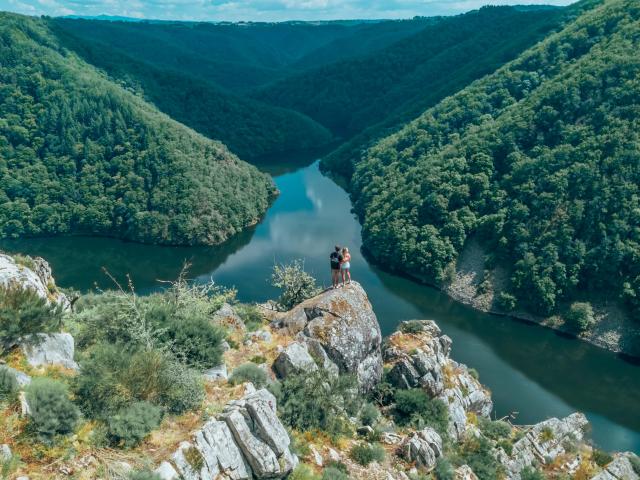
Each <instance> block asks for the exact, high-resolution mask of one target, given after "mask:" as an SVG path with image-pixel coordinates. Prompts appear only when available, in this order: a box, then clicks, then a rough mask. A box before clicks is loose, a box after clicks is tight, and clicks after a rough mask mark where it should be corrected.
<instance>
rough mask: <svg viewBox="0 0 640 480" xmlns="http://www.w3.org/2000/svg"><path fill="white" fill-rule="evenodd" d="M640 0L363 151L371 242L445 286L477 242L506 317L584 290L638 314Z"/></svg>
mask: <svg viewBox="0 0 640 480" xmlns="http://www.w3.org/2000/svg"><path fill="white" fill-rule="evenodd" d="M638 32H640V4H639V3H638V2H637V1H633V0H607V1H605V2H604V4H603V5H600V6H597V7H595V8H594V9H592V10H588V11H586V13H584V14H582V15H581V16H580V17H579V18H578V19H577V20H575V21H574V22H572V23H571V24H569V25H568V26H567V27H566V28H565V29H564V30H562V31H561V32H559V33H558V34H554V35H552V36H550V37H549V38H547V39H546V40H545V41H544V42H542V43H541V44H539V45H537V46H535V47H533V48H532V49H530V50H528V51H527V52H526V53H524V54H523V55H521V56H520V57H519V58H518V59H517V60H516V61H514V62H512V63H510V64H508V65H506V66H505V67H503V68H501V69H499V70H498V71H497V72H496V73H494V74H493V75H490V76H488V77H486V78H484V79H482V80H480V81H478V82H476V83H474V84H472V85H471V86H469V87H468V88H466V89H464V90H462V91H461V92H459V93H458V94H456V95H454V96H452V97H450V98H447V99H446V100H444V101H442V102H441V103H439V104H438V105H437V106H436V107H434V108H432V109H430V110H428V111H426V112H425V113H424V114H423V115H422V116H420V117H419V118H418V119H417V120H415V121H414V122H412V123H410V124H409V125H407V126H406V127H405V128H403V129H402V130H400V131H399V132H398V133H396V134H394V135H392V136H390V137H388V138H386V139H384V140H383V141H381V142H380V143H378V144H377V145H376V146H374V147H373V148H371V149H370V150H368V151H367V152H366V154H365V155H364V156H363V158H362V159H361V160H360V161H359V162H358V165H357V167H356V172H355V175H354V177H353V183H352V186H353V196H354V199H355V202H356V208H357V211H358V212H359V214H360V216H361V218H362V220H363V222H364V228H363V236H364V240H365V243H366V245H367V248H368V249H369V250H370V252H372V254H373V255H374V256H375V257H376V258H377V259H378V260H380V261H381V262H382V263H384V264H385V265H387V266H389V267H391V268H395V269H400V270H404V271H407V272H410V273H412V274H415V275H420V276H424V277H427V278H430V279H432V280H434V281H437V282H441V281H443V280H445V277H446V276H447V274H446V272H447V270H448V268H447V267H448V265H450V264H451V262H453V261H454V260H455V259H456V258H457V256H458V254H459V253H460V252H461V250H462V248H463V246H464V244H465V241H466V240H467V239H468V238H469V237H470V236H471V235H475V236H477V238H479V239H480V240H481V241H482V242H483V243H484V245H485V246H486V247H487V249H488V251H489V252H492V258H491V260H492V261H493V262H494V264H495V263H496V262H498V263H502V264H503V265H508V266H510V267H512V268H511V274H510V286H509V289H510V294H504V295H503V296H502V297H501V299H500V300H501V306H502V307H503V308H504V309H511V308H525V309H528V310H530V311H534V312H537V313H540V314H548V313H550V312H553V311H554V310H555V309H557V308H558V305H559V302H561V301H562V300H565V299H573V298H576V295H577V294H578V293H579V292H583V293H584V292H585V291H591V292H597V293H599V294H601V295H605V296H607V297H608V298H610V299H615V298H618V297H619V298H623V299H625V300H626V301H628V302H629V303H630V304H631V305H632V306H634V307H636V308H637V307H638V306H640V300H639V299H640V228H639V227H640V186H639V185H640V56H638V51H639V48H640V35H639V34H638Z"/></svg>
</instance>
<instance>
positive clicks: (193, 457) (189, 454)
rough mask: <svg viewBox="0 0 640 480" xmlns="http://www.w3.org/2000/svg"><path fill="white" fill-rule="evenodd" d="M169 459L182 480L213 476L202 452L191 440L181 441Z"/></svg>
mask: <svg viewBox="0 0 640 480" xmlns="http://www.w3.org/2000/svg"><path fill="white" fill-rule="evenodd" d="M171 459H172V460H173V463H174V465H175V466H176V470H177V471H178V473H179V474H180V475H181V476H182V478H183V479H184V480H201V479H205V478H214V476H213V475H212V474H211V472H210V471H209V468H208V466H207V463H206V462H205V461H204V458H203V457H202V453H201V452H200V450H199V449H198V448H196V446H195V445H194V444H193V443H191V442H181V443H180V446H179V447H178V450H176V452H175V453H174V454H173V456H172V457H171Z"/></svg>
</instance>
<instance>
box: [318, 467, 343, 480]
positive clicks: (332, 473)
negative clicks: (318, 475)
mask: <svg viewBox="0 0 640 480" xmlns="http://www.w3.org/2000/svg"><path fill="white" fill-rule="evenodd" d="M321 480H349V474H348V473H347V472H344V471H342V470H339V469H337V468H335V467H327V468H325V469H324V470H323V471H322V479H321Z"/></svg>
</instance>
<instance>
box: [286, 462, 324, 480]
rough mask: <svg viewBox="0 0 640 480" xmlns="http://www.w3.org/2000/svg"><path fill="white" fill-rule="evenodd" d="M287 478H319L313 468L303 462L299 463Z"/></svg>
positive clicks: (313, 479)
mask: <svg viewBox="0 0 640 480" xmlns="http://www.w3.org/2000/svg"><path fill="white" fill-rule="evenodd" d="M288 478H289V480H320V477H319V476H318V475H316V473H315V472H314V471H313V469H312V468H311V467H310V466H309V465H307V464H305V463H299V464H298V466H297V467H296V468H295V469H294V470H293V472H291V474H290V475H289V477H288Z"/></svg>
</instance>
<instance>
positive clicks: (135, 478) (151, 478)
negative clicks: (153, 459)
mask: <svg viewBox="0 0 640 480" xmlns="http://www.w3.org/2000/svg"><path fill="white" fill-rule="evenodd" d="M128 480H162V478H161V477H160V475H158V474H157V473H153V472H152V471H151V470H136V471H134V472H131V473H130V474H129V477H128Z"/></svg>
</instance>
